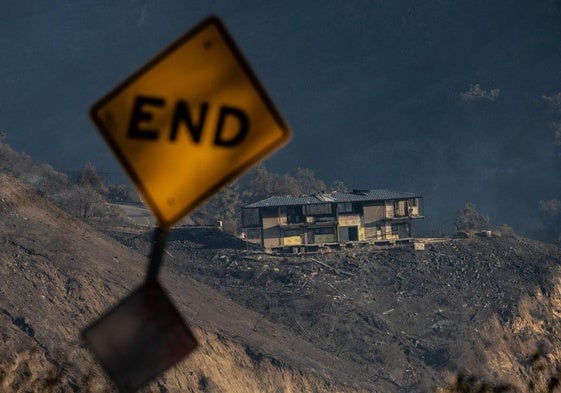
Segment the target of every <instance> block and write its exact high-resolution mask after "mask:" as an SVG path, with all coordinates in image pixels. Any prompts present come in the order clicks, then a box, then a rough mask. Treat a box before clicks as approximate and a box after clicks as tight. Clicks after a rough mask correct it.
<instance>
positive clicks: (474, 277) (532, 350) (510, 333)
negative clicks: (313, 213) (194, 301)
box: [170, 237, 561, 392]
mask: <svg viewBox="0 0 561 393" xmlns="http://www.w3.org/2000/svg"><path fill="white" fill-rule="evenodd" d="M170 251H171V253H172V254H173V255H174V256H175V257H176V259H177V261H178V262H177V263H175V264H174V260H172V261H171V263H172V264H174V269H176V270H177V271H182V272H185V273H186V274H188V275H190V276H192V277H194V278H197V279H199V280H201V281H204V282H206V283H207V284H208V285H211V286H213V287H215V288H217V289H218V290H220V291H222V292H223V293H225V294H227V295H228V296H229V297H231V298H232V299H235V300H236V301H237V302H238V303H239V304H241V305H244V306H246V307H248V308H251V309H253V310H255V311H257V312H259V313H261V314H263V315H264V316H266V317H267V318H268V319H269V320H270V321H272V322H275V323H279V324H282V325H284V326H286V327H287V328H289V329H291V330H292V331H293V332H295V333H298V334H300V335H301V336H303V337H304V338H306V339H307V340H308V341H310V342H312V343H314V344H315V345H317V346H318V347H320V348H322V349H324V350H326V351H329V352H331V353H333V354H335V355H337V356H338V357H339V358H341V359H347V360H350V361H353V362H355V363H356V364H357V367H359V368H363V369H365V370H368V372H369V373H370V374H371V375H372V378H376V379H377V380H378V381H379V382H381V381H384V382H385V383H387V384H388V385H389V386H391V389H390V390H389V391H396V392H410V391H434V390H435V389H436V388H437V387H439V386H446V385H448V384H450V383H453V382H454V380H455V379H456V378H457V376H458V375H460V374H462V373H464V374H470V375H476V376H477V377H478V378H485V379H488V380H490V381H495V383H499V382H505V383H511V384H514V385H515V386H518V387H521V388H524V389H525V388H526V387H527V385H528V384H529V383H532V384H534V385H535V386H546V385H547V383H548V382H549V381H551V380H552V378H556V377H561V374H559V373H558V371H557V369H558V368H559V367H561V320H560V319H559V317H560V316H561V271H560V268H561V253H560V252H559V249H558V248H557V247H555V246H553V245H549V244H544V243H540V242H536V241H531V240H528V239H523V238H519V237H502V238H498V237H493V238H476V239H461V240H460V239H457V240H446V241H443V242H440V243H434V244H429V245H427V247H426V250H425V251H415V250H413V248H412V247H395V248H387V249H381V248H375V247H372V246H364V247H356V248H352V249H345V250H341V251H337V252H326V253H320V254H313V255H301V256H274V255H267V254H263V253H255V252H243V251H242V252H240V251H233V250H205V249H202V248H199V249H191V248H189V249H185V248H184V247H183V246H182V243H181V242H175V243H173V242H172V244H171V245H170ZM185 251H186V252H185ZM182 252H185V253H184V254H182ZM186 260H187V261H188V263H185V261H186ZM538 360H539V362H538ZM560 369H561V368H560ZM558 374H559V375H558ZM522 391H525V390H522ZM544 391H547V390H544Z"/></svg>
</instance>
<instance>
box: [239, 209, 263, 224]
mask: <svg viewBox="0 0 561 393" xmlns="http://www.w3.org/2000/svg"><path fill="white" fill-rule="evenodd" d="M260 224H261V223H260V220H259V209H257V208H253V209H242V226H244V227H251V226H258V225H260Z"/></svg>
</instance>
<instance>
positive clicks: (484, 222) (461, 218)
mask: <svg viewBox="0 0 561 393" xmlns="http://www.w3.org/2000/svg"><path fill="white" fill-rule="evenodd" d="M455 227H456V230H457V231H461V232H467V233H474V232H477V231H483V230H486V229H489V218H488V217H485V216H484V215H483V214H481V213H479V212H478V211H477V210H476V209H475V205H474V204H473V203H471V202H469V203H467V204H466V205H465V206H464V208H463V209H462V210H460V211H459V212H458V213H457V214H456V222H455Z"/></svg>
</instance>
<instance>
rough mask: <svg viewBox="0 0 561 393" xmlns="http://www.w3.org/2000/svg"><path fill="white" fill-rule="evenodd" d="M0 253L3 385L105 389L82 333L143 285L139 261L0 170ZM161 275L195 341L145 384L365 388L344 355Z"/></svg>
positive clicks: (162, 388)
mask: <svg viewBox="0 0 561 393" xmlns="http://www.w3.org/2000/svg"><path fill="white" fill-rule="evenodd" d="M0 250H1V251H0V277H1V280H2V282H1V284H0V348H1V350H0V391H3V392H4V391H5V392H20V391H28V392H44V391H57V392H70V391H80V392H82V391H112V389H113V388H112V387H111V385H110V384H109V383H108V381H107V380H106V379H105V377H104V374H103V372H102V371H101V370H100V369H99V367H98V366H97V365H96V363H95V362H94V361H93V359H92V357H91V356H90V354H89V352H87V351H86V350H85V349H84V348H83V345H82V344H81V343H80V342H79V340H78V336H79V331H80V329H82V328H83V327H85V326H86V325H87V324H89V323H90V322H91V321H92V320H94V319H95V318H97V317H98V316H99V315H100V314H101V313H102V312H103V311H104V310H106V309H107V308H108V307H110V306H112V305H114V304H115V303H117V302H118V301H119V300H120V299H121V298H122V297H123V296H125V295H126V294H128V293H129V292H130V291H131V290H132V289H133V288H134V287H136V286H137V285H139V284H140V283H141V282H142V280H143V277H144V268H145V265H146V258H145V257H144V256H142V255H140V254H138V253H136V252H134V251H132V250H130V249H129V248H127V247H125V246H123V245H121V244H119V243H117V242H116V241H114V240H113V239H111V238H109V237H106V236H104V235H103V234H100V233H99V232H97V231H95V230H94V229H92V228H91V227H90V226H88V225H86V224H84V223H83V222H80V221H77V220H75V219H73V218H72V217H70V216H69V215H68V214H66V213H65V212H63V211H61V210H60V209H58V208H57V207H55V206H54V205H52V204H51V203H49V202H48V201H46V200H45V199H44V198H42V197H40V196H38V195H37V194H35V193H34V192H32V191H30V190H29V189H27V188H26V187H24V186H23V185H21V184H20V183H19V182H18V181H17V180H15V179H14V178H12V177H10V176H7V175H5V174H2V173H0ZM162 282H163V285H164V287H165V288H167V289H168V290H169V291H170V296H171V297H172V298H173V299H174V301H175V302H176V304H177V305H178V308H179V310H180V312H181V313H182V314H183V315H184V317H185V318H186V319H187V320H188V321H190V323H191V325H192V327H193V329H194V332H195V334H196V336H197V337H198V339H199V341H200V344H201V345H200V349H199V350H197V351H196V353H195V354H194V355H192V356H191V357H189V358H188V359H187V360H185V361H183V362H182V363H180V364H179V365H178V366H177V367H175V368H174V369H172V370H170V371H168V372H167V373H166V374H165V375H164V376H163V377H161V378H159V379H158V380H157V381H156V382H155V383H153V384H152V385H151V386H150V387H149V388H148V389H147V391H158V392H184V391H185V392H222V391H224V392H226V391H227V392H240V393H241V392H244V393H245V392H253V391H260V392H268V391H269V392H278V391H284V392H299V391H310V392H331V391H342V392H346V391H348V392H355V391H357V392H358V391H368V390H370V387H371V386H372V385H368V383H369V382H368V380H367V378H362V377H361V376H360V375H358V373H357V372H356V371H355V370H354V368H353V366H352V364H351V363H350V362H348V361H342V360H339V359H337V358H336V357H334V356H332V355H330V354H328V353H326V352H324V351H322V350H319V349H317V348H315V347H314V346H313V345H312V344H310V343H308V342H306V341H304V340H301V339H299V338H298V337H296V336H295V335H294V334H292V333H291V332H289V331H287V330H286V329H284V328H282V327H278V326H276V325H274V324H272V323H268V322H265V321H263V318H262V317H261V316H260V315H258V314H256V313H254V312H251V311H248V310H246V309H244V308H242V307H240V306H238V305H237V304H235V303H233V302H232V301H230V300H228V299H226V298H225V297H223V296H222V295H219V294H218V293H216V292H214V291H213V290H211V289H210V288H208V287H206V286H205V285H203V284H200V283H198V282H196V281H193V280H191V279H188V278H186V277H178V276H177V275H171V274H166V269H165V268H164V275H163V277H162ZM353 385H356V386H360V385H362V386H370V387H366V388H358V387H356V386H354V387H352V386H353ZM349 386H350V387H349ZM382 388H383V387H382Z"/></svg>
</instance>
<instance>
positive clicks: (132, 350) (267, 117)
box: [82, 17, 290, 392]
mask: <svg viewBox="0 0 561 393" xmlns="http://www.w3.org/2000/svg"><path fill="white" fill-rule="evenodd" d="M90 115H91V118H92V120H93V122H94V123H95V125H96V126H97V128H98V129H99V131H100V132H101V134H102V136H103V138H104V139H105V141H106V142H107V144H108V145H109V146H110V147H111V149H112V151H113V153H114V154H115V155H116V156H117V158H118V159H119V161H120V163H121V164H122V165H123V167H124V168H125V170H126V171H127V173H128V175H129V176H130V178H131V179H132V181H133V183H134V184H135V186H136V187H137V189H138V190H139V192H140V194H141V196H142V198H143V200H144V201H145V202H146V203H147V204H148V206H149V207H150V209H151V211H152V212H153V214H154V215H155V216H156V218H157V220H158V223H159V228H158V229H157V230H156V232H155V233H154V243H153V249H152V254H151V256H150V263H149V267H148V273H147V278H146V282H145V283H144V284H143V285H141V286H140V287H139V288H138V289H137V290H136V291H134V292H133V294H132V295H130V296H129V297H128V298H126V299H125V300H124V301H122V302H121V303H120V304H118V305H117V306H116V307H114V308H113V309H112V310H111V311H109V312H108V313H106V314H105V315H104V316H103V317H102V318H101V319H99V320H98V321H96V322H94V323H93V324H92V325H90V326H89V327H87V328H86V329H85V330H84V331H83V332H82V337H83V339H84V340H85V341H86V343H87V344H88V346H89V347H90V349H91V350H92V351H93V353H94V354H95V355H96V356H97V358H98V360H99V361H100V363H101V364H102V365H103V366H104V368H105V369H106V371H107V373H108V374H109V375H110V376H111V377H112V379H113V380H114V382H115V384H116V385H117V387H118V388H119V389H120V390H121V391H123V392H128V391H134V390H136V389H137V388H139V387H141V386H143V385H144V384H146V383H147V382H148V381H149V380H151V379H152V378H154V377H155V376H157V375H158V374H159V373H160V372H162V371H164V370H165V369H167V368H168V367H170V366H172V365H173V364H175V363H176V362H177V361H179V360H181V359H182V358H183V357H184V356H186V355H187V354H189V353H190V352H191V351H193V350H194V349H195V347H196V345H197V343H196V341H195V339H194V337H193V335H192V334H191V332H190V330H189V328H188V326H187V325H186V324H185V322H184V321H183V320H182V319H181V316H180V314H179V313H178V312H177V311H176V309H175V307H174V306H173V304H172V302H171V300H170V299H169V298H168V297H167V295H166V293H165V292H164V290H163V288H162V287H161V286H160V284H159V283H158V280H157V277H158V271H159V267H160V265H161V262H162V258H163V251H164V247H165V241H166V238H167V233H168V231H169V229H170V228H171V227H172V226H173V225H175V224H176V223H177V222H178V221H179V220H180V219H181V218H182V217H184V216H185V215H186V214H187V213H189V212H190V211H192V210H193V209H194V208H195V207H197V206H198V205H199V204H200V203H201V202H203V201H204V200H205V199H207V198H208V197H209V196H211V195H212V194H214V193H215V192H217V191H218V190H219V189H220V188H221V187H222V186H224V185H225V184H226V183H228V182H229V181H232V180H234V179H235V178H236V177H238V176H239V175H240V174H242V173H243V172H244V171H246V170H247V169H249V168H250V167H251V166H253V165H254V164H256V163H257V162H258V161H260V160H261V159H263V158H264V157H265V156H267V155H268V154H270V153H272V152H273V151H274V150H276V149H278V148H279V147H280V146H281V145H283V144H284V143H286V142H287V141H288V139H289V138H290V130H289V127H288V125H287V124H286V123H285V121H284V120H283V118H282V116H281V115H280V113H279V112H278V111H277V109H276V108H275V106H274V105H273V103H272V101H271V99H270V98H269V97H268V95H267V93H266V92H265V89H264V88H263V87H262V85H261V84H260V83H259V81H258V79H257V77H256V76H255V74H254V73H253V71H252V70H251V68H250V67H249V64H248V63H247V61H246V60H245V58H244V57H243V55H242V53H241V52H240V50H239V49H238V48H237V46H236V44H235V43H234V41H233V39H232V38H231V36H230V35H229V34H228V32H227V30H226V28H225V27H224V25H223V24H222V22H221V21H220V20H219V19H218V18H216V17H210V18H208V19H206V20H205V21H203V22H202V23H201V24H199V25H198V26H196V27H195V28H194V29H193V30H191V31H190V32H188V33H187V34H185V35H184V36H183V37H181V38H179V39H178V40H177V41H176V42H175V43H173V44H172V45H171V46H170V47H168V48H167V49H165V50H164V51H163V52H162V53H161V54H160V55H158V56H157V57H155V58H154V59H153V60H152V61H150V62H149V63H148V64H146V65H145V66H144V67H142V68H141V69H140V70H139V71H137V72H136V73H134V74H133V75H132V76H130V77H129V78H128V79H127V80H125V81H124V82H123V83H121V84H120V85H119V86H118V87H116V88H115V89H114V90H113V91H111V92H110V93H109V94H107V95H106V96H105V97H104V98H102V99H101V100H100V101H99V102H98V103H96V104H95V105H94V106H93V108H92V109H91V112H90Z"/></svg>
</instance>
